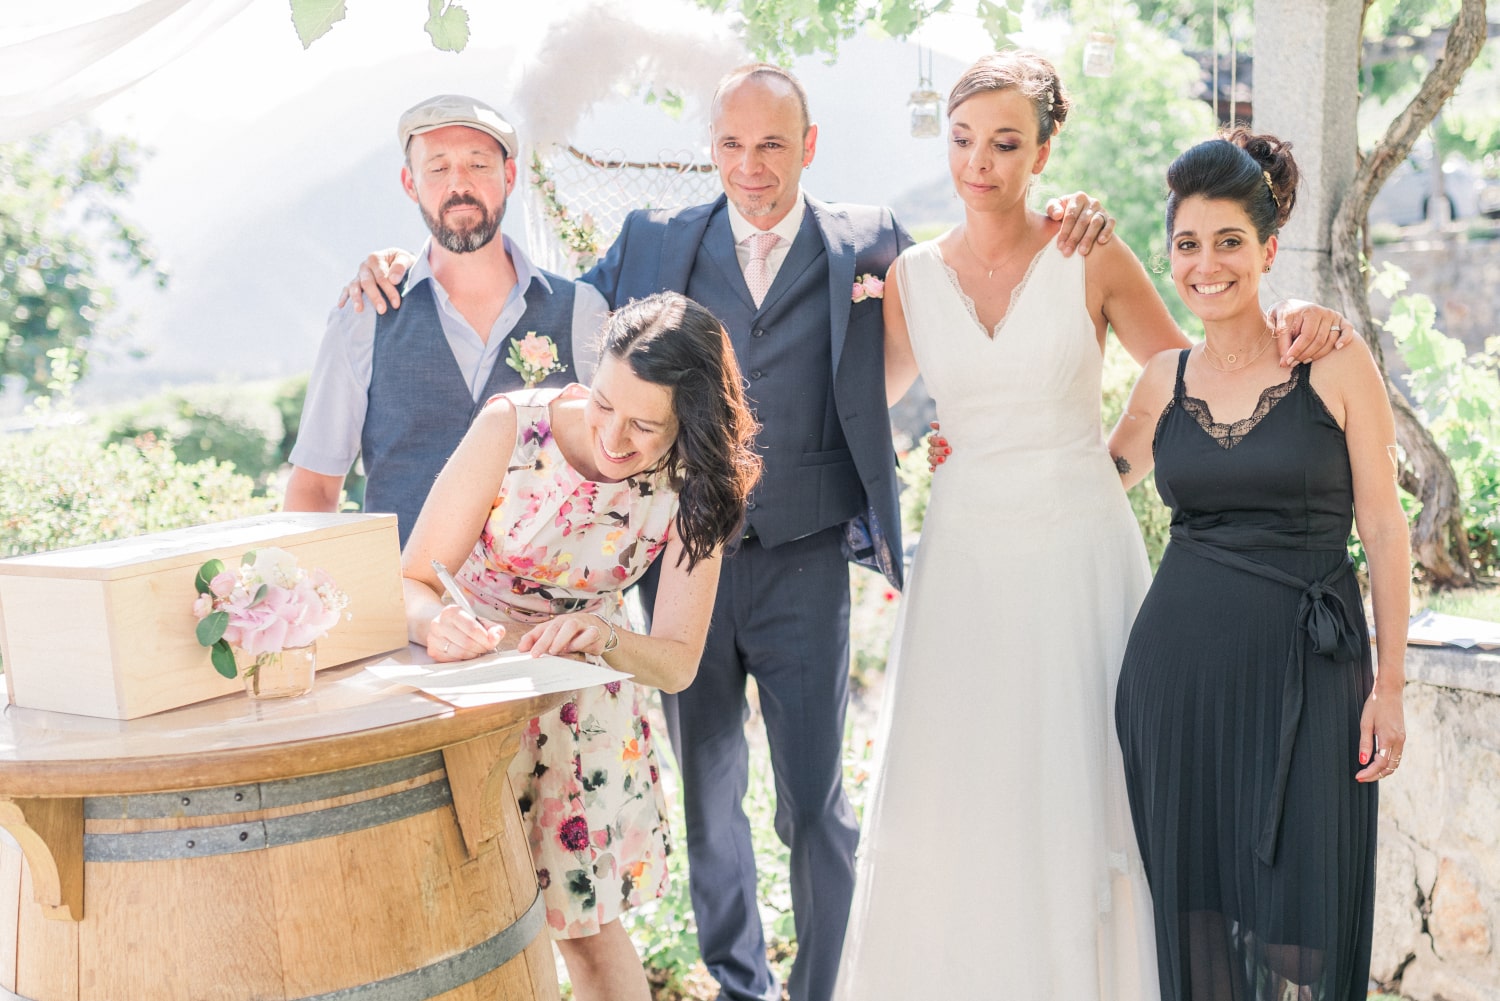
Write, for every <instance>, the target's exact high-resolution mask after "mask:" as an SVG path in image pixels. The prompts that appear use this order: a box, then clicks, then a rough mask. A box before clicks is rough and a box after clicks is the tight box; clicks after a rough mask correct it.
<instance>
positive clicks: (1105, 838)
mask: <svg viewBox="0 0 1500 1001" xmlns="http://www.w3.org/2000/svg"><path fill="white" fill-rule="evenodd" d="M1067 114H1068V98H1067V96H1066V95H1065V94H1064V92H1063V88H1062V84H1061V82H1060V81H1059V80H1058V78H1057V73H1056V71H1055V70H1054V69H1053V67H1052V65H1051V64H1050V63H1048V62H1047V61H1046V60H1045V59H1043V58H1041V57H1039V56H1036V55H1032V54H1028V53H1023V52H1016V51H1008V52H1004V53H999V54H995V55H991V56H986V57H985V58H983V59H981V60H980V61H979V62H978V63H976V64H974V65H973V66H972V67H970V68H969V69H968V70H967V71H966V72H965V73H964V75H963V76H962V77H961V78H960V80H959V81H958V83H957V84H956V85H955V86H954V88H953V91H952V94H951V95H950V97H949V101H948V115H949V120H950V130H949V151H948V162H949V169H950V172H951V174H952V177H953V184H954V187H955V189H956V190H957V193H958V196H959V197H960V198H961V199H962V200H963V203H964V222H963V224H962V225H960V226H958V227H956V228H954V229H953V230H950V231H949V232H947V233H945V234H944V235H942V236H940V237H938V238H937V239H936V240H933V241H931V242H928V243H923V244H919V245H917V246H914V247H912V248H910V249H909V250H907V251H906V252H905V253H903V254H902V255H901V257H900V258H899V259H898V260H897V261H896V263H895V264H894V265H892V268H891V271H890V274H889V276H888V280H887V285H886V296H885V304H884V309H885V324H886V375H887V386H888V394H889V395H890V398H891V400H892V402H894V401H895V400H897V399H899V398H900V397H901V395H902V394H903V393H905V391H906V390H907V388H908V387H909V386H910V385H911V383H912V382H913V381H914V379H915V378H916V376H917V373H918V370H919V369H920V371H921V374H922V376H923V379H924V382H925V384H926V387H927V389H928V391H929V392H930V393H931V394H932V396H933V398H934V399H935V401H936V403H937V408H938V416H939V417H940V418H941V422H942V427H943V431H944V433H945V434H946V435H947V437H948V439H949V441H950V442H951V443H952V446H953V454H952V456H951V458H949V459H948V460H947V462H946V463H945V464H944V467H943V471H942V473H941V474H940V475H938V476H936V477H934V482H933V488H932V496H931V500H930V502H929V506H928V509H927V515H926V522H925V525H924V530H923V533H922V544H921V546H920V547H919V548H918V550H917V556H916V561H915V565H914V566H913V568H912V572H911V576H910V578H909V586H908V588H907V594H908V596H909V597H908V600H907V602H906V604H905V607H904V610H903V613H902V621H901V624H900V626H898V628H897V632H896V636H895V638H894V639H893V641H892V651H893V657H892V672H891V674H890V676H889V677H888V680H887V692H886V697H885V707H884V710H883V713H882V718H883V722H882V728H883V730H882V737H881V739H880V741H879V744H880V746H881V747H882V748H883V752H882V753H883V763H882V765H881V767H880V770H879V775H878V778H877V781H876V786H875V790H874V795H873V798H872V800H871V804H870V807H869V810H868V812H867V814H866V816H865V820H864V834H863V842H862V845H861V849H860V858H859V863H858V877H857V886H856V890H855V899H854V907H853V911H852V912H851V914H850V918H849V927H848V932H847V934H846V936H845V940H844V952H843V959H842V963H841V968H840V975H839V984H838V988H837V989H836V991H835V997H836V998H838V999H842V1001H882V999H892V1001H894V999H909V998H914V997H970V998H982V997H996V996H1001V994H1003V996H1005V997H1015V998H1067V999H1069V1001H1129V999H1138V998H1155V997H1156V996H1157V980H1156V968H1155V952H1154V935H1153V932H1152V912H1151V904H1150V900H1149V896H1148V891H1147V887H1146V882H1145V877H1144V873H1143V871H1142V867H1141V861H1140V856H1139V853H1138V851H1137V849H1136V847H1135V837H1134V833H1133V830H1132V828H1131V824H1130V816H1129V808H1128V804H1127V801H1126V796H1125V790H1124V776H1123V771H1122V766H1121V761H1120V752H1119V746H1118V744H1117V742H1116V740H1115V736H1114V729H1113V724H1112V722H1111V721H1112V720H1113V718H1114V715H1113V714H1114V706H1113V701H1114V690H1115V681H1116V678H1117V676H1118V674H1119V669H1120V662H1121V657H1122V655H1123V652H1124V647H1125V640H1126V636H1127V633H1128V631H1129V628H1130V624H1131V621H1132V619H1133V618H1134V616H1135V613H1136V609H1137V607H1138V605H1139V604H1140V601H1141V598H1142V596H1143V595H1144V594H1145V591H1146V587H1147V585H1148V583H1149V578H1150V571H1149V568H1148V564H1147V561H1146V554H1145V549H1144V546H1143V545H1142V542H1141V536H1140V531H1139V529H1138V527H1137V526H1136V523H1135V519H1134V517H1133V515H1132V514H1131V510H1130V506H1129V503H1128V502H1127V500H1126V497H1125V493H1124V491H1123V489H1122V487H1121V485H1120V476H1119V473H1118V472H1117V471H1116V469H1115V466H1114V464H1113V462H1112V461H1111V459H1110V457H1109V454H1108V452H1107V450H1106V448H1105V445H1104V441H1103V436H1102V432H1101V429H1100V414H1099V401H1100V373H1101V365H1102V356H1101V352H1102V349H1103V346H1104V340H1105V336H1106V334H1107V332H1108V330H1109V329H1110V328H1113V329H1114V331H1115V335H1116V336H1117V337H1118V338H1119V340H1120V343H1121V344H1122V345H1123V346H1124V347H1125V348H1126V350H1127V351H1129V352H1130V354H1131V355H1132V356H1133V357H1134V358H1135V359H1136V360H1137V361H1138V362H1142V363H1144V361H1145V360H1146V359H1148V358H1150V357H1151V356H1152V355H1154V354H1156V353H1157V352H1158V351H1162V350H1165V349H1168V348H1180V347H1187V346H1188V344H1189V341H1188V340H1187V338H1186V337H1185V336H1184V335H1183V334H1182V333H1181V332H1180V331H1179V330H1178V329H1177V327H1176V325H1175V324H1174V322H1173V321H1172V319H1171V317H1170V315H1169V314H1168V312H1167V309H1166V307H1165V306H1164V305H1163V304H1162V301H1161V299H1160V297H1159V296H1158V295H1157V293H1156V291H1155V289H1154V288H1153V286H1152V284H1151V281H1150V279H1149V277H1148V276H1147V274H1146V271H1145V269H1144V268H1143V267H1142V266H1141V264H1140V262H1139V261H1138V260H1137V259H1136V257H1135V255H1134V254H1133V253H1132V252H1131V250H1130V248H1129V247H1127V246H1126V245H1125V243H1124V241H1122V240H1112V241H1110V242H1108V243H1103V244H1099V245H1097V246H1096V247H1094V248H1093V250H1092V252H1091V253H1089V254H1088V256H1086V257H1085V256H1072V257H1064V256H1063V255H1062V253H1061V252H1060V251H1059V250H1058V249H1057V248H1056V246H1055V245H1054V242H1053V237H1054V236H1055V235H1056V233H1057V223H1054V222H1051V221H1049V220H1048V219H1047V218H1046V217H1045V216H1043V215H1041V214H1040V213H1037V212H1035V211H1032V210H1031V209H1029V208H1028V207H1027V203H1026V196H1027V189H1028V187H1029V185H1030V182H1031V179H1032V178H1033V177H1034V176H1036V175H1038V174H1040V173H1041V171H1042V169H1043V167H1044V166H1045V165H1046V163H1047V158H1048V156H1049V155H1050V154H1051V147H1052V143H1051V141H1052V138H1053V136H1054V135H1056V134H1057V132H1058V130H1059V129H1061V127H1062V125H1063V122H1064V120H1065V119H1066V117H1067ZM1296 313H1298V314H1300V316H1298V317H1296V318H1291V319H1289V321H1288V322H1289V323H1291V324H1292V325H1293V326H1295V325H1296V324H1297V320H1298V319H1300V320H1301V326H1302V328H1303V330H1304V337H1303V338H1302V339H1301V340H1300V341H1299V343H1298V345H1297V347H1296V348H1294V349H1293V350H1294V352H1300V353H1303V354H1318V353H1323V352H1325V351H1326V350H1328V349H1330V348H1331V346H1332V343H1333V341H1334V340H1335V339H1336V338H1337V334H1336V333H1334V331H1336V330H1337V329H1338V328H1337V327H1336V326H1335V325H1336V324H1337V323H1338V322H1339V321H1338V315H1337V314H1336V313H1332V312H1331V311H1328V310H1323V309H1320V308H1318V307H1301V308H1299V309H1298V310H1297V311H1296ZM1309 335H1310V336H1309ZM914 958H916V959H917V961H916V962H913V959H914Z"/></svg>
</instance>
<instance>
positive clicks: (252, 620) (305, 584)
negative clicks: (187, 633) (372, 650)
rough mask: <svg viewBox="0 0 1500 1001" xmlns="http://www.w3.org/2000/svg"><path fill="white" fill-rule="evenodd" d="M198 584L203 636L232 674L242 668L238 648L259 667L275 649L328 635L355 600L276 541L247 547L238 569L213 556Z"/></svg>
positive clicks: (220, 666)
mask: <svg viewBox="0 0 1500 1001" xmlns="http://www.w3.org/2000/svg"><path fill="white" fill-rule="evenodd" d="M197 587H198V597H197V599H196V600H194V602H193V614H194V615H196V616H197V617H198V642H199V643H201V644H202V645H203V646H206V647H210V648H212V650H213V653H212V655H211V656H212V660H213V665H214V670H216V671H218V672H219V673H220V674H222V675H223V676H224V677H226V678H233V677H234V676H235V675H236V674H238V673H239V672H238V669H237V667H236V665H235V660H234V650H235V649H239V650H243V651H244V652H245V653H247V654H249V655H250V656H253V657H255V658H256V666H257V667H258V666H259V665H260V663H261V661H262V660H263V659H264V658H265V657H266V656H267V655H269V654H274V653H278V652H280V651H282V650H287V649H290V648H292V647H300V646H307V645H308V644H310V643H313V642H314V641H316V640H318V639H320V638H321V637H322V636H324V635H326V634H327V632H328V630H330V629H332V628H333V626H334V624H335V623H337V622H338V620H339V613H341V612H342V611H343V610H344V609H345V608H346V607H347V606H348V604H349V596H348V595H346V594H345V593H344V592H343V591H340V590H339V589H338V588H337V587H336V586H334V583H333V579H332V578H331V577H329V576H328V574H326V573H324V572H323V571H322V570H313V571H311V572H309V571H305V570H303V569H301V568H300V567H298V566H297V558H296V557H295V556H293V555H292V554H291V553H289V552H287V551H286V550H285V549H276V548H274V547H268V548H266V549H261V550H259V551H254V552H248V553H246V554H245V555H244V558H242V559H241V560H240V568H239V570H237V571H230V570H227V569H225V567H224V563H223V561H222V560H209V561H208V562H207V563H205V564H203V566H201V567H199V568H198V580H197ZM253 670H255V668H248V669H247V671H246V673H247V674H248V673H249V672H250V671H253Z"/></svg>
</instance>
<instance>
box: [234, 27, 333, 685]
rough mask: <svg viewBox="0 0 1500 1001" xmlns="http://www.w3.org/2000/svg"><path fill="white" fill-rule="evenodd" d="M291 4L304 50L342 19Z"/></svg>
mask: <svg viewBox="0 0 1500 1001" xmlns="http://www.w3.org/2000/svg"><path fill="white" fill-rule="evenodd" d="M291 3H292V26H293V27H294V28H296V29H297V37H298V38H299V39H300V40H301V41H302V47H303V48H304V49H306V48H308V47H309V46H310V45H312V43H313V42H316V41H317V40H318V39H320V38H322V37H323V36H324V35H326V34H328V30H329V29H330V28H332V27H333V26H334V25H335V24H338V23H339V22H340V21H342V20H343V19H344V0H291ZM230 677H231V678H232V677H234V675H232V674H231V675H230Z"/></svg>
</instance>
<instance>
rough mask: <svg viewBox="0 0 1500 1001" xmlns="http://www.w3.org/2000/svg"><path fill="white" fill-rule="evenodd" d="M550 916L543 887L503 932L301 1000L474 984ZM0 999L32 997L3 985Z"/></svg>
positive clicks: (348, 999) (369, 999)
mask: <svg viewBox="0 0 1500 1001" xmlns="http://www.w3.org/2000/svg"><path fill="white" fill-rule="evenodd" d="M546 919H547V907H546V905H545V904H544V903H543V902H542V894H541V891H537V895H536V897H535V898H534V899H533V900H532V901H531V906H530V907H528V908H526V912H525V913H524V914H522V915H521V916H520V917H518V918H516V920H515V921H513V922H512V923H511V924H510V925H509V926H507V927H506V928H503V929H501V930H500V932H499V933H497V934H495V935H493V936H491V937H490V938H487V939H485V940H484V941H483V942H480V943H479V944H478V945H475V946H471V947H470V948H468V949H465V950H464V951H463V952H460V953H457V954H455V955H452V956H449V957H447V958H446V959H440V960H438V961H437V962H435V963H430V964H428V965H427V966H423V967H421V968H420V969H416V970H410V971H408V972H406V973H398V974H396V975H395V976H394V977H386V978H385V979H384V980H376V981H374V982H373V983H368V984H360V985H358V986H356V987H344V988H341V989H339V990H336V991H329V992H327V993H326V994H310V995H306V996H304V997H302V998H299V999H298V1001H427V999H428V998H435V997H437V996H439V995H441V994H445V993H447V992H448V991H451V990H455V989H457V988H459V987H462V986H464V985H465V984H471V983H473V982H474V981H476V980H478V979H479V978H480V977H482V976H484V975H485V974H487V973H490V972H491V971H494V970H498V969H500V967H502V966H504V965H505V964H506V963H508V962H510V961H511V960H512V959H515V958H516V957H517V956H519V955H520V954H521V953H522V952H523V951H525V949H526V947H527V946H528V945H530V944H531V943H532V940H533V939H535V938H536V937H537V934H538V933H539V932H541V930H542V928H543V927H544V926H545V924H546ZM549 959H550V957H549ZM0 1001H32V999H31V998H28V997H24V996H23V995H20V994H14V993H12V992H10V991H8V990H6V989H5V988H3V987H0Z"/></svg>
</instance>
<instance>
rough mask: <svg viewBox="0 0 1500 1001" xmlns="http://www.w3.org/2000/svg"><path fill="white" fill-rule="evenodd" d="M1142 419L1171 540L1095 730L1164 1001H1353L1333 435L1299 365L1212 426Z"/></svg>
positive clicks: (1368, 904) (1354, 662)
mask: <svg viewBox="0 0 1500 1001" xmlns="http://www.w3.org/2000/svg"><path fill="white" fill-rule="evenodd" d="M1186 360H1187V352H1186V351H1184V352H1183V354H1182V358H1181V360H1180V361H1179V362H1178V368H1177V387H1176V392H1175V393H1174V396H1173V400H1172V402H1171V404H1170V405H1168V407H1167V409H1166V410H1165V411H1164V412H1163V414H1162V416H1161V419H1160V421H1159V422H1158V424H1157V429H1156V440H1155V445H1154V448H1155V453H1156V484H1157V489H1158V490H1159V491H1160V492H1161V495H1162V498H1163V499H1164V500H1165V501H1166V503H1167V504H1168V505H1169V506H1170V507H1171V509H1172V540H1171V543H1170V544H1169V545H1168V547H1167V550H1166V553H1165V554H1164V555H1163V557H1162V562H1161V567H1160V569H1159V570H1158V572H1157V575H1156V578H1155V580H1154V582H1153V583H1152V586H1151V590H1150V592H1149V593H1148V594H1147V596H1146V600H1145V602H1144V604H1143V605H1142V607H1141V611H1140V614H1139V616H1138V617H1137V619H1136V622H1135V627H1134V629H1133V630H1132V632H1131V636H1130V642H1129V645H1128V646H1127V648H1126V653H1125V664H1124V667H1123V669H1122V671H1121V675H1120V682H1119V690H1118V700H1117V703H1116V707H1115V721H1116V725H1117V728H1118V731H1119V737H1120V744H1121V748H1122V750H1123V751H1124V755H1125V773H1126V786H1127V788H1128V790H1129V794H1130V806H1131V813H1132V816H1133V819H1134V822H1135V829H1136V837H1137V839H1138V840H1139V842H1140V848H1141V855H1142V857H1143V858H1144V860H1145V865H1146V874H1147V877H1148V879H1149V881H1150V884H1151V895H1152V900H1153V905H1154V907H1155V912H1156V937H1157V957H1158V961H1159V972H1160V976H1161V987H1162V997H1163V998H1164V999H1166V1001H1186V999H1192V1001H1363V999H1364V997H1365V995H1366V986H1367V983H1368V979H1367V978H1368V973H1369V965H1370V935H1371V923H1372V914H1373V904H1374V890H1375V814H1376V788H1375V785H1374V784H1360V783H1357V782H1355V781H1354V774H1355V772H1357V771H1358V770H1359V767H1360V766H1359V763H1358V744H1359V717H1360V711H1361V709H1362V707H1363V705H1364V700H1365V697H1366V695H1367V694H1368V693H1369V691H1370V686H1371V683H1372V671H1371V662H1370V645H1369V639H1368V633H1367V631H1366V629H1365V620H1364V614H1363V610H1362V607H1361V604H1360V593H1359V587H1358V584H1357V582H1356V581H1355V577H1354V573H1353V570H1352V567H1351V566H1350V563H1349V557H1348V554H1347V549H1346V545H1347V540H1348V536H1349V529H1350V527H1351V522H1352V517H1353V499H1354V490H1353V482H1352V476H1351V473H1350V470H1349V455H1348V451H1347V449H1346V447H1345V442H1344V435H1343V431H1342V430H1341V429H1340V428H1339V426H1338V424H1337V422H1335V421H1334V419H1333V417H1332V416H1331V415H1330V414H1329V413H1328V410H1327V409H1326V408H1325V407H1324V405H1323V402H1322V400H1321V399H1319V398H1318V395H1317V394H1316V393H1315V392H1314V391H1313V389H1312V387H1311V385H1310V384H1309V380H1308V375H1307V373H1308V367H1307V366H1305V365H1303V366H1299V367H1297V368H1296V369H1294V370H1293V372H1292V375H1291V377H1290V378H1289V379H1288V380H1287V381H1286V382H1284V383H1282V384H1280V385H1276V386H1271V387H1269V388H1268V389H1267V390H1266V391H1265V392H1264V393H1263V394H1262V396H1261V400H1260V404H1259V406H1257V407H1256V410H1255V412H1254V414H1253V415H1252V416H1251V417H1249V418H1248V419H1246V420H1244V421H1238V422H1235V423H1234V424H1215V423H1214V422H1213V417H1212V414H1210V413H1209V410H1208V407H1207V406H1206V405H1205V404H1204V403H1203V402H1202V401H1201V400H1197V399H1194V398H1193V397H1191V396H1188V395H1187V394H1186V392H1185V391H1184V385H1183V368H1184V366H1185V364H1186Z"/></svg>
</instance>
